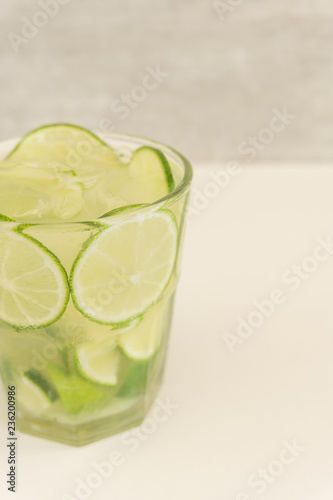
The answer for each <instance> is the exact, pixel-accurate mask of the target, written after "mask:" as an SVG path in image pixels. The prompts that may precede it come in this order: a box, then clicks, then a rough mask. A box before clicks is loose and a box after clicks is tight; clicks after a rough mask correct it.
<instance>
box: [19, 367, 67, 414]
mask: <svg viewBox="0 0 333 500" xmlns="http://www.w3.org/2000/svg"><path fill="white" fill-rule="evenodd" d="M17 394H18V404H19V405H20V406H21V407H22V408H23V409H25V410H27V411H30V412H34V413H37V414H38V413H40V412H42V411H44V410H46V409H47V408H48V407H49V406H50V405H51V404H52V403H53V402H54V401H55V400H56V399H57V398H58V393H57V391H56V390H55V389H54V388H53V387H52V385H51V384H49V382H48V381H47V379H46V378H44V377H43V375H42V374H41V373H40V372H38V371H36V370H33V369H32V370H28V371H27V372H26V373H25V374H24V376H23V377H22V378H21V380H20V381H19V383H18V390H17Z"/></svg>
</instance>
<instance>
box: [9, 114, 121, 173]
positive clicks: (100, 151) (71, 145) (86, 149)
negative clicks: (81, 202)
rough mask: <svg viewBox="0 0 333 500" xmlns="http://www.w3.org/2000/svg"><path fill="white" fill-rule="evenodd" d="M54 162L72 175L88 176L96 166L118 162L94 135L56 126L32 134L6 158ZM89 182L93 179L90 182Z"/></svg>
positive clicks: (109, 149) (108, 148) (62, 125)
mask: <svg viewBox="0 0 333 500" xmlns="http://www.w3.org/2000/svg"><path fill="white" fill-rule="evenodd" d="M49 158H52V160H55V161H57V162H58V164H61V165H63V166H64V167H66V168H67V169H69V170H74V172H75V173H76V174H78V172H79V173H85V174H88V173H89V172H90V173H91V174H93V173H94V171H95V170H96V169H97V168H98V166H99V165H101V166H105V163H108V164H109V163H110V162H113V161H116V162H117V164H118V159H117V157H116V155H115V153H114V152H113V150H112V149H111V148H110V147H109V146H108V145H107V144H106V143H105V142H104V141H102V140H101V139H100V138H99V137H97V135H95V134H93V133H92V132H90V131H89V130H86V129H84V128H82V127H78V126H76V125H71V124H66V123H58V124H54V125H46V126H44V127H40V128H38V129H36V130H33V131H32V132H30V133H29V134H27V135H26V136H24V137H23V139H22V140H21V141H20V142H19V143H18V145H17V146H16V148H15V149H14V150H13V151H12V152H11V153H10V154H9V155H8V156H7V160H9V159H10V160H13V161H15V162H27V161H35V160H36V159H49ZM90 180H91V181H92V182H93V179H90Z"/></svg>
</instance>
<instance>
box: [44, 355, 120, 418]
mask: <svg viewBox="0 0 333 500" xmlns="http://www.w3.org/2000/svg"><path fill="white" fill-rule="evenodd" d="M47 371H48V373H49V375H50V377H51V380H52V383H53V384H54V386H55V387H56V389H57V391H58V393H59V395H60V398H61V401H62V403H63V405H64V407H65V409H66V411H67V412H68V413H70V414H72V415H77V414H78V413H81V412H82V411H92V410H95V409H96V408H99V407H100V406H101V405H104V404H105V403H106V402H108V401H109V400H110V398H111V397H112V396H113V393H110V389H109V388H106V387H105V388H104V387H103V386H101V385H98V384H93V383H91V382H90V381H89V380H86V379H84V378H82V377H81V376H80V375H79V374H77V373H76V372H75V371H74V372H71V373H69V374H68V373H66V372H65V371H64V370H63V369H62V368H60V367H59V366H57V365H54V364H50V365H49V366H48V367H47Z"/></svg>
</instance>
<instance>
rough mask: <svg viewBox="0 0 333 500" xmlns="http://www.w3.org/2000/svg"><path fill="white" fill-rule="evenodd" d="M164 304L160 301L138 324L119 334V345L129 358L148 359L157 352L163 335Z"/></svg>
mask: <svg viewBox="0 0 333 500" xmlns="http://www.w3.org/2000/svg"><path fill="white" fill-rule="evenodd" d="M163 306H164V301H163V302H162V301H161V302H159V303H158V304H156V305H155V306H154V307H153V308H152V309H150V310H149V311H147V312H146V313H145V314H144V316H143V319H142V321H141V322H140V323H139V324H138V325H137V326H134V327H133V328H130V329H128V330H127V331H125V332H124V333H119V334H118V336H117V340H118V345H119V347H120V348H121V350H122V351H123V352H124V354H125V355H126V356H127V357H128V358H130V359H134V360H147V359H149V358H151V357H152V356H153V355H154V354H155V353H156V351H157V349H158V348H159V346H160V344H161V341H162V335H163V323H164V320H165V315H164V311H163Z"/></svg>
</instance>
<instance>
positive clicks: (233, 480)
mask: <svg viewBox="0 0 333 500" xmlns="http://www.w3.org/2000/svg"><path fill="white" fill-rule="evenodd" d="M213 170H215V171H216V170H218V167H216V168H213V167H209V166H208V165H207V166H205V168H203V166H202V167H200V166H198V167H196V170H195V187H196V189H198V190H200V191H202V190H203V189H204V188H205V186H206V189H208V188H207V182H209V181H210V177H209V174H210V173H211V172H212V171H213ZM332 188H333V168H332V167H329V166H320V165H314V166H292V165H290V166H288V165H276V166H272V165H263V166H255V165H248V166H245V167H243V168H242V171H241V172H240V173H239V175H237V176H235V177H232V179H231V182H230V184H229V185H228V186H227V187H225V188H224V189H220V190H219V192H218V194H217V196H216V197H215V198H214V199H211V200H210V201H209V202H208V203H207V206H206V207H205V208H203V209H202V210H197V212H198V213H196V214H192V215H191V217H190V221H189V225H188V232H187V239H186V245H185V249H184V260H183V274H182V279H181V283H180V287H179V292H178V297H177V305H176V310H175V316H174V322H173V328H172V338H171V345H170V351H169V359H168V365H167V371H166V376H165V382H164V385H163V389H162V391H161V393H160V396H159V397H160V400H162V401H165V400H167V399H169V400H170V401H171V402H172V403H173V404H174V406H177V408H174V409H173V410H172V411H170V415H169V416H168V418H167V419H166V420H165V421H164V422H160V423H158V424H152V422H153V421H152V417H150V421H149V423H150V425H149V424H148V425H147V426H146V427H144V428H143V429H142V430H141V434H140V437H136V438H135V439H134V440H133V439H132V441H128V440H124V436H123V435H118V436H116V437H111V438H109V439H105V440H103V441H100V442H97V443H94V444H91V445H89V446H86V447H83V448H71V447H67V446H64V445H61V444H57V443H53V442H48V441H44V440H42V439H38V438H34V437H30V436H28V435H23V434H20V435H19V441H18V460H19V461H18V492H17V493H16V495H15V496H13V494H12V493H7V492H6V486H5V479H4V476H5V473H6V472H7V464H6V456H7V451H6V447H5V446H6V442H5V436H6V428H5V424H6V418H5V417H6V415H5V399H4V396H3V395H2V399H1V401H0V403H1V408H2V411H1V412H0V413H1V416H0V472H1V474H0V481H1V484H0V498H1V499H3V500H7V499H12V498H15V499H16V500H28V499H34V500H45V499H47V500H69V499H70V500H73V499H79V498H91V499H93V500H97V499H98V500H104V499H105V500H109V499H117V500H157V499H158V500H170V499H174V500H178V499H179V500H183V499H184V500H187V499H188V500H203V499H205V500H256V499H258V498H260V499H263V500H319V499H320V500H332V495H333V474H332V470H333V362H332V360H333V307H332V303H333V255H331V254H329V253H325V250H323V249H322V250H320V252H319V253H318V254H317V253H316V255H317V257H318V256H320V257H319V258H321V259H322V261H321V262H318V260H317V261H314V260H313V259H312V260H311V259H309V257H311V256H312V255H313V253H314V251H315V249H316V247H317V246H318V238H322V239H324V240H327V238H328V237H330V236H331V237H332V240H333V189H332ZM210 189H211V191H210V192H211V193H213V188H212V187H211V188H210ZM206 192H207V191H206ZM216 192H217V191H215V194H216ZM326 257H327V259H326ZM324 258H325V260H324ZM316 262H317V269H316V270H314V271H313V272H311V273H310V272H309V273H308V274H307V278H305V277H304V276H305V275H303V277H302V278H300V279H299V282H298V283H297V284H298V285H299V287H298V288H297V290H293V289H292V285H293V283H294V284H295V287H296V279H295V280H294V281H293V282H292V281H291V272H292V271H291V270H292V268H293V266H298V265H300V266H303V267H305V268H307V269H309V268H310V267H311V266H312V268H311V269H313V268H314V267H316ZM307 266H308V267H307ZM303 271H304V269H303ZM275 289H278V290H280V295H281V297H283V300H284V303H283V304H282V305H276V306H275V308H274V312H273V314H271V316H270V317H269V318H267V319H265V320H264V321H263V322H262V324H261V326H259V327H257V328H255V329H254V330H253V332H252V334H251V335H249V337H248V338H247V339H245V340H244V339H243V340H244V341H243V343H239V344H236V345H235V348H234V350H233V352H231V351H230V349H228V346H227V344H226V341H225V333H226V332H228V333H230V334H234V335H235V333H236V327H237V324H238V323H237V321H238V320H237V318H239V317H242V318H243V319H245V318H247V317H248V316H249V314H251V313H253V312H254V311H255V310H256V306H255V305H254V304H253V303H254V302H255V301H259V302H262V301H264V300H266V299H268V298H269V297H270V295H271V293H272V291H273V290H275ZM275 293H277V292H275ZM254 316H255V315H253V314H252V318H254ZM259 319H260V318H259ZM238 338H239V337H238ZM154 427H155V428H154ZM148 433H150V434H148ZM133 441H134V442H135V444H134V442H133ZM136 445H137V446H136ZM293 445H294V446H296V449H295V451H294V456H293V455H292V454H291V453H290V452H287V451H283V450H284V449H285V448H286V446H287V447H288V446H289V447H290V446H293ZM134 446H135V447H136V448H137V449H135V450H133V448H134ZM297 450H298V451H297ZM113 451H118V453H119V454H120V455H121V457H122V463H121V464H120V465H118V466H115V467H114V470H113V472H112V474H111V476H110V477H109V478H105V479H100V480H99V479H98V476H97V477H96V475H95V476H91V474H92V473H93V472H95V468H94V463H95V462H96V463H101V462H103V461H109V459H110V454H111V453H112V452H113ZM281 460H282V462H281ZM287 462H288V463H287ZM265 471H266V472H265ZM265 473H267V474H268V475H266V476H265V477H266V478H267V479H266V480H261V482H259V480H258V477H259V474H265ZM249 478H252V483H249ZM78 479H80V480H81V481H83V482H85V483H86V482H87V481H91V480H92V481H93V480H94V479H95V480H96V481H97V482H98V483H100V484H98V487H97V488H94V489H92V490H90V491H89V490H86V492H85V493H84V492H83V491H78V492H75V489H76V485H77V484H78V483H77V480H78ZM90 484H91V483H90ZM261 490H262V491H263V492H262V493H260V492H261Z"/></svg>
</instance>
